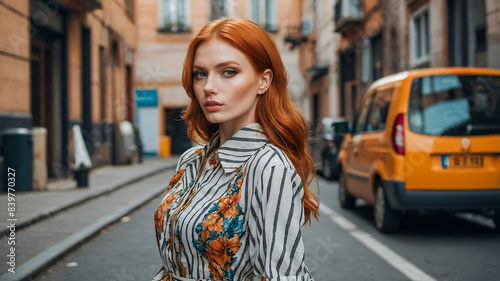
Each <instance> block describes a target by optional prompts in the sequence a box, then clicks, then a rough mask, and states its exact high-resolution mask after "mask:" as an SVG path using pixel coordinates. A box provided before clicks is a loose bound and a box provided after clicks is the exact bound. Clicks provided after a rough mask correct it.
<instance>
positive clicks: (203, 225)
mask: <svg viewBox="0 0 500 281" xmlns="http://www.w3.org/2000/svg"><path fill="white" fill-rule="evenodd" d="M245 175H246V170H245V171H243V172H242V171H241V170H240V171H239V172H238V173H237V175H236V177H235V179H234V180H233V181H231V182H230V184H229V188H228V191H227V194H226V196H224V197H222V198H220V199H219V200H218V201H217V202H216V203H214V205H213V206H212V208H210V210H209V211H208V213H207V214H206V215H205V216H204V218H203V221H202V222H200V223H198V225H197V226H196V228H195V231H196V233H198V238H197V239H194V240H193V245H194V247H195V248H196V250H197V251H198V253H199V254H200V255H202V256H205V257H207V258H208V260H209V263H208V271H209V272H210V279H212V280H233V278H234V273H233V270H232V268H231V267H232V265H233V264H234V263H235V262H236V252H237V251H238V250H239V249H240V247H241V243H240V238H241V237H242V236H243V235H244V233H245V230H244V228H243V224H244V211H243V209H242V208H241V206H240V203H239V202H240V199H241V194H240V191H241V184H242V182H243V179H244V178H245Z"/></svg>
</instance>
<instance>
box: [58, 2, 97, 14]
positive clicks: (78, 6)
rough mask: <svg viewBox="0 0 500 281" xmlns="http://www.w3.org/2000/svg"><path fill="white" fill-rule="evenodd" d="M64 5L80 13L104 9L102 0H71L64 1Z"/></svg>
mask: <svg viewBox="0 0 500 281" xmlns="http://www.w3.org/2000/svg"><path fill="white" fill-rule="evenodd" d="M64 5H65V6H66V7H68V9H70V10H74V11H78V12H90V11H92V10H95V9H102V3H101V0H69V1H64Z"/></svg>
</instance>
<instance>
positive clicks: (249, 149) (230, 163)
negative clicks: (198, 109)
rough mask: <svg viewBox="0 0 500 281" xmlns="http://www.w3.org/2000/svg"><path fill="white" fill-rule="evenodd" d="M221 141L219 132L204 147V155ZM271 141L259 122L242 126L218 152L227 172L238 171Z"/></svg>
mask: <svg viewBox="0 0 500 281" xmlns="http://www.w3.org/2000/svg"><path fill="white" fill-rule="evenodd" d="M219 143H220V135H219V132H217V133H216V134H215V135H214V136H213V137H212V140H210V142H209V143H208V144H207V145H206V146H205V147H204V148H203V155H206V153H207V152H209V151H213V149H214V148H216V147H217V146H218V145H219ZM267 143H269V140H268V139H267V138H266V136H265V135H264V133H263V131H262V128H261V126H260V125H259V124H258V123H252V124H249V125H247V126H245V127H243V128H241V129H240V130H239V131H238V132H236V133H235V134H234V135H233V136H232V137H231V138H230V139H228V140H227V141H226V142H225V143H224V144H223V145H221V146H220V147H219V149H218V150H217V152H216V154H217V156H218V158H219V161H220V163H221V165H222V168H223V169H224V172H225V173H226V174H228V173H232V172H234V171H236V170H237V169H238V168H239V167H241V166H242V165H243V164H245V162H246V161H247V160H248V159H249V158H250V157H252V156H253V155H254V154H255V153H256V152H257V150H259V149H260V148H262V147H263V146H264V145H266V144H267Z"/></svg>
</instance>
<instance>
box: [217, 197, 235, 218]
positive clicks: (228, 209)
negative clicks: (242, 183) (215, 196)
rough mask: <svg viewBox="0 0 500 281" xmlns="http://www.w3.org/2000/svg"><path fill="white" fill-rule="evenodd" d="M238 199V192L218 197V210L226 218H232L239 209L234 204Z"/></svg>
mask: <svg viewBox="0 0 500 281" xmlns="http://www.w3.org/2000/svg"><path fill="white" fill-rule="evenodd" d="M240 199H241V195H240V194H239V193H235V194H233V195H229V196H227V197H223V198H221V199H219V202H218V203H219V207H220V212H221V213H222V214H223V215H224V217H225V218H226V219H230V218H234V217H235V216H236V215H237V214H238V212H239V211H238V208H237V206H236V204H238V202H240Z"/></svg>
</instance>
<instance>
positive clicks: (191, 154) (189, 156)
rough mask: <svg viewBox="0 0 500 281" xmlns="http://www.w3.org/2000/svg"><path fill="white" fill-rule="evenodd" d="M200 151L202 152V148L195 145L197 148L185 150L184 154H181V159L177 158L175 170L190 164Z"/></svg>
mask: <svg viewBox="0 0 500 281" xmlns="http://www.w3.org/2000/svg"><path fill="white" fill-rule="evenodd" d="M202 150H203V146H202V145H197V146H193V147H191V148H189V149H187V150H186V151H184V153H182V155H181V157H180V158H179V162H178V164H177V169H180V168H182V167H183V166H185V165H186V164H188V163H190V162H192V161H193V160H194V159H196V158H197V157H198V156H200V155H201V151H202Z"/></svg>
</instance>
